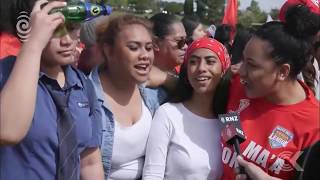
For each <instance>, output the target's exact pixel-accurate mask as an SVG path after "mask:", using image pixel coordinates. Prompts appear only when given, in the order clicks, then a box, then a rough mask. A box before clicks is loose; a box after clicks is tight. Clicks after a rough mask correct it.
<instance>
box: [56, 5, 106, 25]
mask: <svg viewBox="0 0 320 180" xmlns="http://www.w3.org/2000/svg"><path fill="white" fill-rule="evenodd" d="M55 12H61V13H62V14H63V15H64V17H65V20H66V22H83V21H87V20H90V19H92V18H94V17H97V16H101V15H110V14H111V12H112V8H111V7H110V6H108V5H102V4H92V3H84V2H78V3H72V4H68V5H67V6H65V7H61V8H55V9H52V10H51V11H50V13H55Z"/></svg>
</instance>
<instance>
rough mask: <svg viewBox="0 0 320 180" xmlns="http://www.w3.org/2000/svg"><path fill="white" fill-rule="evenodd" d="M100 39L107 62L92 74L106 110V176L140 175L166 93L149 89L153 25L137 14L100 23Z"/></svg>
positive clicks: (104, 127)
mask: <svg viewBox="0 0 320 180" xmlns="http://www.w3.org/2000/svg"><path fill="white" fill-rule="evenodd" d="M98 29H99V31H98V32H97V42H98V46H99V48H100V49H101V52H102V53H103V57H104V64H103V65H102V66H100V67H99V68H96V69H95V70H94V71H93V72H92V73H91V74H90V79H91V80H92V81H93V84H94V87H95V90H96V93H97V97H98V99H99V102H100V103H101V108H102V110H103V111H104V112H105V113H104V114H103V139H102V140H103V142H102V147H101V150H102V161H103V166H104V171H105V177H106V179H108V178H109V179H128V180H129V179H139V178H141V174H142V168H143V163H144V155H145V146H146V142H147V138H148V134H149V130H150V125H151V120H152V116H153V114H154V111H155V109H156V108H157V107H158V106H159V102H160V99H162V97H161V96H159V95H158V94H156V93H154V92H153V91H150V90H149V89H146V88H144V86H143V85H142V84H143V83H144V82H145V81H147V79H148V75H149V72H150V70H151V67H152V64H153V60H154V53H153V42H152V32H151V31H152V30H151V24H150V22H148V21H147V20H145V19H142V18H140V17H137V16H133V15H122V16H118V17H115V18H113V19H110V20H108V21H105V22H103V23H101V26H100V27H99V28H98Z"/></svg>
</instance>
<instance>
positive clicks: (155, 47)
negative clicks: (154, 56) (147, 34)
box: [153, 37, 160, 52]
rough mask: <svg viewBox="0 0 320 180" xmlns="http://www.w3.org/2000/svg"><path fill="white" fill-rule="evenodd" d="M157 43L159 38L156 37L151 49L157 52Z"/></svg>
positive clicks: (158, 49)
mask: <svg viewBox="0 0 320 180" xmlns="http://www.w3.org/2000/svg"><path fill="white" fill-rule="evenodd" d="M159 43H160V39H159V38H158V37H156V38H154V40H153V50H154V51H157V52H159V51H160V48H159Z"/></svg>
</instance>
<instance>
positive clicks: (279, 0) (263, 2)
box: [165, 0, 286, 12]
mask: <svg viewBox="0 0 320 180" xmlns="http://www.w3.org/2000/svg"><path fill="white" fill-rule="evenodd" d="M165 1H176V2H184V0H165ZM256 1H257V2H258V3H259V6H260V8H261V9H262V10H264V11H266V12H269V11H270V9H272V8H278V9H280V7H281V6H282V4H283V3H284V2H285V1H286V0H256ZM250 3H251V0H240V9H246V8H247V7H248V6H249V5H250Z"/></svg>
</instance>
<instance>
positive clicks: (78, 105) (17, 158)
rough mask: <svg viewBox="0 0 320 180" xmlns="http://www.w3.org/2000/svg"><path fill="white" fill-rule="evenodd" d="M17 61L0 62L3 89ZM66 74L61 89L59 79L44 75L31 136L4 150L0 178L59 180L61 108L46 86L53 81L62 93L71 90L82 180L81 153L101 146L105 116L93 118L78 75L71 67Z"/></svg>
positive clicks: (0, 162) (2, 151)
mask: <svg viewBox="0 0 320 180" xmlns="http://www.w3.org/2000/svg"><path fill="white" fill-rule="evenodd" d="M14 62H15V57H8V58H6V59H5V60H3V61H0V70H2V71H1V72H0V89H2V88H3V86H4V84H5V82H6V81H7V79H8V77H9V75H10V72H11V70H12V67H13V65H14ZM65 75H66V85H67V86H66V87H64V88H60V87H59V86H58V83H57V81H56V80H54V79H51V78H50V77H48V76H47V75H46V74H44V73H40V77H39V81H38V88H37V97H36V108H35V112H34V117H33V120H32V123H31V126H30V129H29V130H28V133H27V135H26V136H25V137H24V139H23V140H22V141H21V142H20V143H18V144H16V145H13V146H1V147H0V179H5V180H17V179H24V180H44V179H45V180H55V179H57V177H56V164H57V161H58V157H59V156H58V151H59V147H58V134H57V109H56V106H55V104H54V102H53V100H52V98H51V96H50V94H49V92H48V90H47V89H46V87H45V83H48V82H49V81H55V82H56V85H57V89H58V90H59V91H61V92H63V91H66V90H67V89H71V93H70V98H69V102H68V103H69V108H70V111H71V115H72V116H73V119H74V120H75V121H76V137H77V141H78V149H77V150H78V154H79V160H78V162H79V164H78V168H77V174H78V179H80V178H79V175H80V153H81V152H82V151H83V150H84V149H86V148H89V147H90V148H95V147H98V146H99V145H101V135H102V129H101V128H102V126H101V113H100V115H98V116H97V115H95V116H93V115H91V116H90V115H89V113H90V108H89V102H88V98H87V94H86V92H85V90H84V88H83V84H82V82H81V80H80V79H79V77H78V74H77V72H76V71H75V70H74V69H73V68H72V67H71V66H66V67H65ZM21 78H23V77H21ZM89 82H90V81H89ZM21 88H23V87H21ZM13 103H14V102H13ZM17 103H18V102H17ZM99 107H100V105H98V104H97V103H96V107H95V108H94V109H95V110H97V111H96V112H95V113H98V112H99V111H98V110H99V109H100V108H99ZM93 117H95V118H93Z"/></svg>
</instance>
